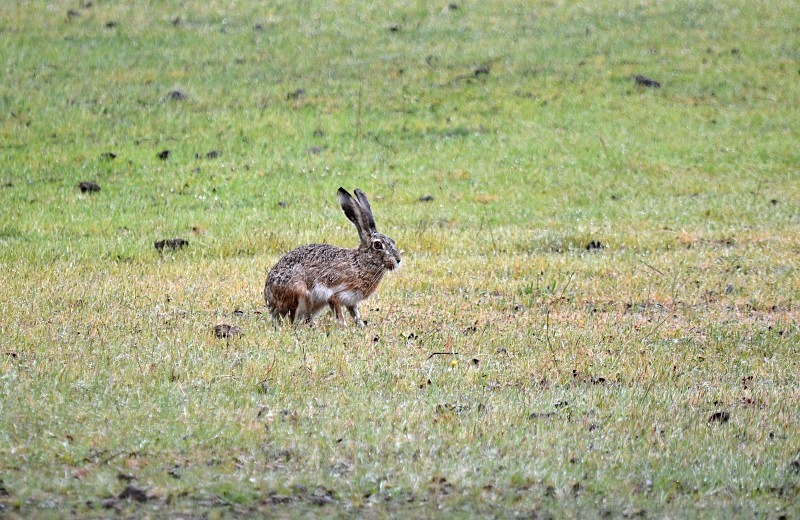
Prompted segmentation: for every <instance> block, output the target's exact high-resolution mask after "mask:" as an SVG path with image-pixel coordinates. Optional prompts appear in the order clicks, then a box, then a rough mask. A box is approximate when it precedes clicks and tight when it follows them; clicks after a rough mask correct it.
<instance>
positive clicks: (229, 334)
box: [214, 323, 244, 339]
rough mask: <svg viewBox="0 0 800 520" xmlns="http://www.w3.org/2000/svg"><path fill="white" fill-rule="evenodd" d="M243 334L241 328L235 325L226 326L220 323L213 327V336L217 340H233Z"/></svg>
mask: <svg viewBox="0 0 800 520" xmlns="http://www.w3.org/2000/svg"><path fill="white" fill-rule="evenodd" d="M242 334H244V332H243V331H242V328H241V327H237V326H236V325H228V324H226V323H221V324H219V325H216V326H215V327H214V336H216V337H217V338H219V339H233V338H235V337H237V336H240V335H242Z"/></svg>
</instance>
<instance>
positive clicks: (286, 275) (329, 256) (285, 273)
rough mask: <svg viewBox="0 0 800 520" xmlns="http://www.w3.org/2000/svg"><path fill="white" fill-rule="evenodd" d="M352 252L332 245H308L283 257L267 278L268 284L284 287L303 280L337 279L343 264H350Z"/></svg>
mask: <svg viewBox="0 0 800 520" xmlns="http://www.w3.org/2000/svg"><path fill="white" fill-rule="evenodd" d="M350 256H351V251H350V250H349V249H342V248H340V247H336V246H332V245H330V244H308V245H305V246H301V247H298V248H297V249H293V250H291V251H289V252H288V253H286V254H285V255H283V256H282V257H281V259H280V260H278V263H277V264H275V267H273V268H272V270H271V271H270V273H269V276H268V277H267V283H268V284H276V285H284V284H289V283H291V282H292V281H296V280H298V279H302V280H304V281H308V282H311V281H312V280H321V279H328V278H331V277H334V278H335V277H336V273H337V272H341V269H342V266H343V264H349V263H350Z"/></svg>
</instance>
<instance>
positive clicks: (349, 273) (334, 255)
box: [264, 188, 400, 327]
mask: <svg viewBox="0 0 800 520" xmlns="http://www.w3.org/2000/svg"><path fill="white" fill-rule="evenodd" d="M355 194H356V196H355V198H354V197H353V196H352V195H350V193H348V192H347V190H345V189H344V188H339V191H338V196H339V204H340V205H341V206H342V209H343V210H344V214H345V215H346V216H347V218H348V219H350V222H352V223H353V224H355V226H356V229H357V230H358V236H359V238H360V239H361V243H360V244H359V245H358V247H356V248H354V249H346V248H341V247H335V246H332V245H328V244H308V245H305V246H301V247H298V248H297V249H294V250H292V251H289V252H288V253H286V254H285V255H283V257H281V259H280V260H278V263H277V264H275V266H274V267H273V268H272V269H271V270H270V272H269V274H268V275H267V283H266V285H265V286H264V299H265V300H266V302H267V308H268V309H269V311H270V314H272V317H273V319H278V318H285V317H287V316H288V317H289V320H291V321H292V322H296V321H304V322H308V323H310V322H311V321H312V320H313V319H314V317H315V316H316V315H317V314H319V313H320V312H321V311H322V310H323V309H324V308H325V307H326V306H328V307H330V309H331V310H332V311H333V313H334V314H335V315H336V320H337V321H338V322H339V323H341V324H345V319H344V314H343V313H342V306H345V307H346V308H347V310H348V311H349V313H350V315H351V316H352V317H353V320H354V321H355V323H356V325H358V326H359V327H363V326H364V322H363V321H361V315H360V314H359V312H358V304H359V303H361V301H363V300H365V299H367V298H368V297H369V295H371V294H372V293H373V292H375V290H376V289H377V288H378V284H379V283H380V281H381V279H382V278H383V275H384V274H385V273H386V272H387V271H392V270H394V269H396V268H397V267H398V266H399V265H400V252H399V251H398V250H397V247H396V246H395V243H394V240H392V239H391V238H389V237H387V236H386V235H383V234H381V233H378V231H377V230H376V229H375V219H374V218H373V217H372V209H371V208H370V206H369V201H368V200H367V196H366V195H364V192H362V191H361V190H359V189H356V190H355Z"/></svg>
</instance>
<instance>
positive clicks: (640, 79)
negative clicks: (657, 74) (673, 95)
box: [634, 74, 661, 88]
mask: <svg viewBox="0 0 800 520" xmlns="http://www.w3.org/2000/svg"><path fill="white" fill-rule="evenodd" d="M634 80H635V81H636V84H637V85H641V86H643V87H647V88H661V83H659V82H658V81H656V80H654V79H650V78H648V77H647V76H642V75H641V74H637V75H636V77H635V78H634Z"/></svg>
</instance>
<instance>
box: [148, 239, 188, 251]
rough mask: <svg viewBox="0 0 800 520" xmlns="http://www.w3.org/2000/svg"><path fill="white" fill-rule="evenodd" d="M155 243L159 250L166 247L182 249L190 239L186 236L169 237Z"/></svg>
mask: <svg viewBox="0 0 800 520" xmlns="http://www.w3.org/2000/svg"><path fill="white" fill-rule="evenodd" d="M154 245H155V248H156V250H158V251H163V250H164V249H181V248H183V247H186V246H188V245H189V241H188V240H186V239H184V238H169V239H164V240H158V241H156V243H155V244H154Z"/></svg>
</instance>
